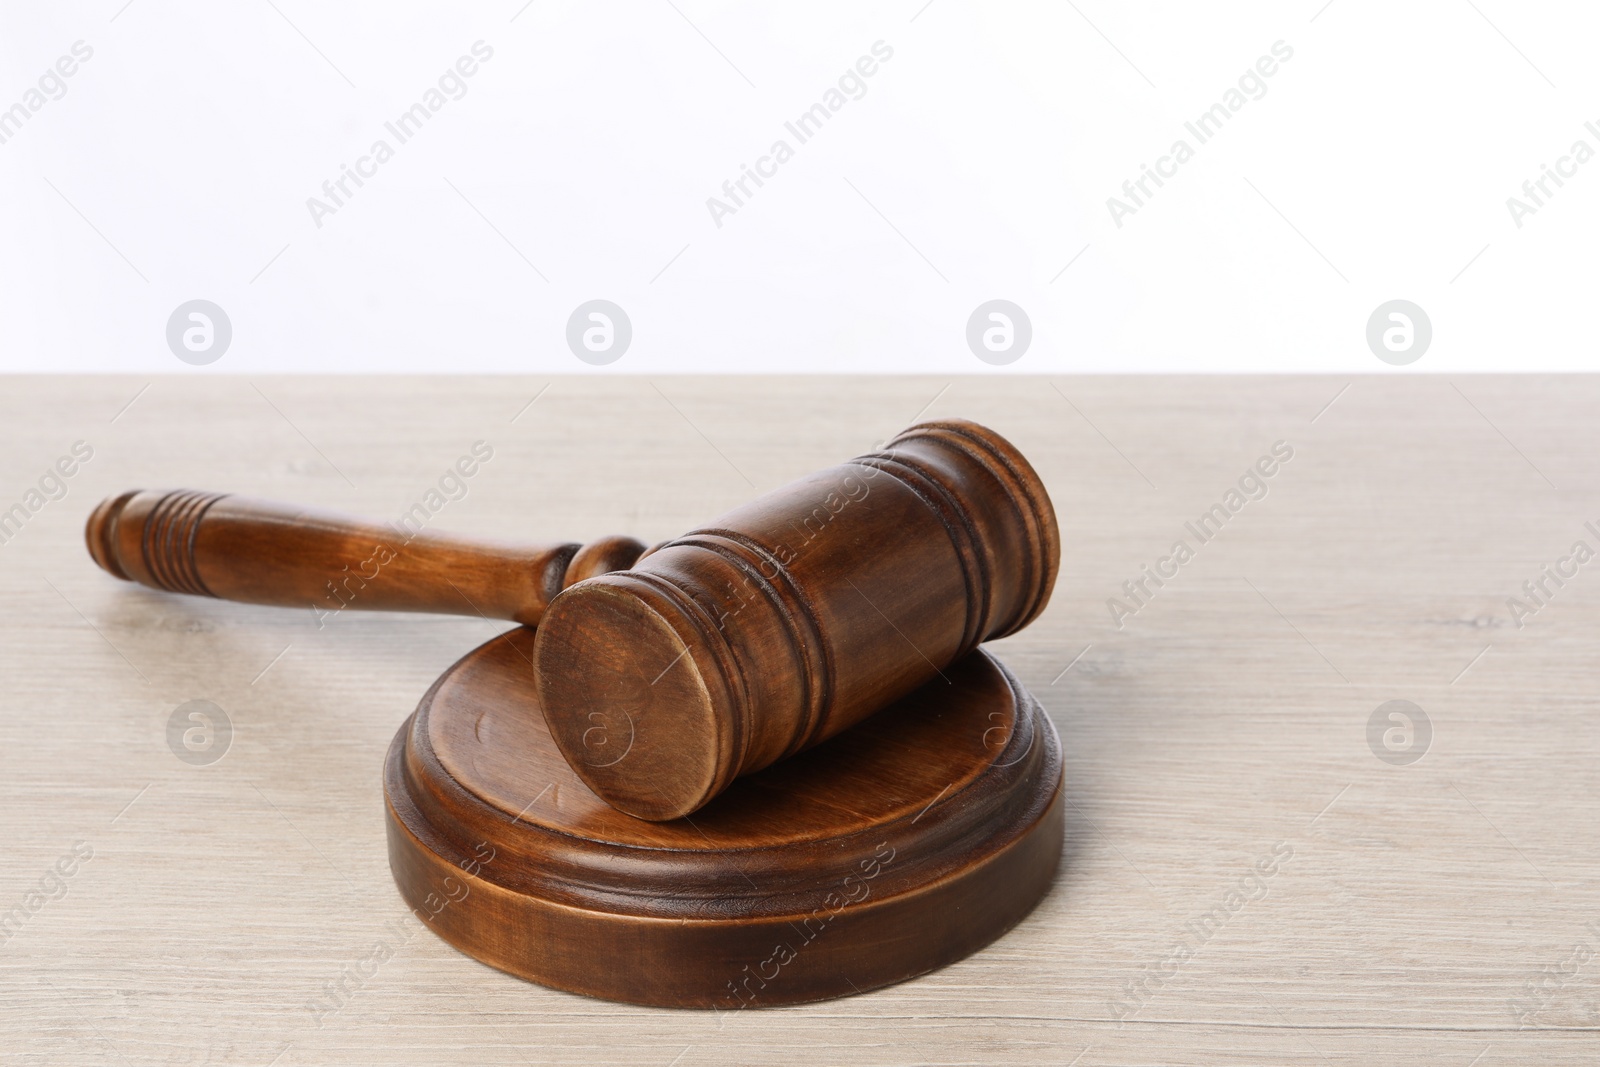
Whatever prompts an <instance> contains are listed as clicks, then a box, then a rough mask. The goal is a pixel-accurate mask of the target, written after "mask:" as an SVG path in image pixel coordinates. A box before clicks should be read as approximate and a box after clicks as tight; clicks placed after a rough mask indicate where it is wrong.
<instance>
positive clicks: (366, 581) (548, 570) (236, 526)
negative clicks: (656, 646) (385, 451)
mask: <svg viewBox="0 0 1600 1067" xmlns="http://www.w3.org/2000/svg"><path fill="white" fill-rule="evenodd" d="M84 535H85V538H86V539H87V541H88V543H89V554H90V555H91V556H93V557H94V561H95V562H96V563H98V564H99V565H100V566H101V567H103V568H105V569H106V570H107V571H109V572H111V573H112V574H114V575H116V576H117V577H118V578H124V579H127V580H128V581H132V582H138V583H139V584H140V585H147V586H150V587H151V588H153V589H162V590H165V591H167V592H171V593H189V594H193V595H196V596H213V597H220V598H221V599H223V600H240V601H244V602H246V603H250V604H271V605H275V606H279V607H294V608H310V609H312V610H313V611H314V612H315V613H316V615H317V617H318V619H319V620H320V619H322V618H324V617H326V614H331V613H335V612H338V611H341V610H343V609H345V608H351V609H356V610H365V611H422V612H435V613H439V614H445V615H478V616H482V617H484V618H488V619H508V620H511V621H513V622H520V623H523V624H525V625H527V626H533V625H536V624H537V623H538V622H539V620H540V619H541V618H542V617H543V616H544V611H545V608H546V607H548V606H549V604H550V601H551V600H553V599H554V598H555V597H556V595H557V594H558V593H560V592H561V590H562V589H564V588H566V587H567V586H569V585H572V584H574V583H575V582H580V581H582V580H584V579H585V578H592V577H594V576H595V575H598V574H603V573H605V572H607V571H614V570H620V569H622V568H624V567H629V566H632V565H633V563H634V562H635V561H636V560H637V559H638V558H639V556H640V554H641V553H643V552H644V548H645V546H644V545H643V544H641V543H640V542H638V541H636V540H634V539H633V538H631V537H604V538H601V539H599V540H597V541H591V542H590V543H588V544H586V545H582V546H580V545H577V544H548V545H523V544H515V543H511V542H505V541H496V540H492V539H489V538H479V537H464V536H461V535H458V534H448V533H435V532H432V531H428V530H420V531H410V530H407V529H404V528H402V527H396V526H392V525H389V524H386V523H380V522H372V521H369V520H366V519H361V518H356V517H353V516H348V515H341V514H338V513H336V512H329V511H322V510H318V509H315V508H305V507H299V506H296V505H291V504H280V503H276V502H274V501H270V500H257V499H253V498H251V497H245V496H234V495H231V494H226V493H202V492H196V491H194V490H189V489H177V490H172V491H159V490H143V489H135V490H130V491H129V492H126V493H122V494H120V495H118V496H114V497H108V498H107V499H106V500H104V501H103V502H101V504H100V505H99V506H98V507H96V508H95V509H94V512H93V513H92V514H91V515H90V516H89V521H88V524H87V526H86V527H85V530H84Z"/></svg>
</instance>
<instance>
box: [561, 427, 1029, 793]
mask: <svg viewBox="0 0 1600 1067" xmlns="http://www.w3.org/2000/svg"><path fill="white" fill-rule="evenodd" d="M1059 557H1060V536H1059V533H1058V532H1057V528H1056V519H1055V512H1054V509H1053V508H1052V507H1051V504H1050V498H1049V496H1048V495H1047V494H1046V492H1045V489H1044V485H1043V483H1042V482H1041V481H1040V480H1039V477H1038V475H1037V474H1035V473H1034V470H1033V468H1032V467H1031V466H1029V464H1028V462H1027V461H1026V460H1025V459H1023V457H1022V455H1021V453H1019V452H1018V451H1017V450H1016V449H1015V448H1014V447H1012V445H1011V444H1010V443H1009V442H1007V441H1006V440H1005V439H1004V438H1002V437H1001V436H1000V435H999V434H996V433H994V432H993V431H992V430H988V429H986V428H984V427H982V426H979V425H977V424H976V423H971V422H965V421H956V420H951V421H940V422H929V423H922V424H919V425H917V426H913V427H911V428H910V429H908V430H906V431H905V432H904V433H902V434H900V435H899V436H898V437H896V438H895V439H894V440H893V441H891V442H889V444H888V446H887V447H886V448H885V449H884V450H883V451H882V452H878V453H874V454H872V455H867V456H862V457H860V458H858V459H855V460H852V461H850V462H848V463H844V464H841V465H839V466H837V467H832V468H829V469H827V470H823V471H819V472H817V473H816V474H813V475H811V476H809V477H806V478H802V479H800V480H799V481H796V482H793V483H791V484H790V485H787V486H784V487H783V488H781V489H778V490H775V491H773V492H771V493H768V494H767V495H766V496H763V497H761V498H759V499H757V500H755V501H753V502H751V503H749V504H747V505H745V506H743V507H741V508H738V509H736V510H734V511H732V512H730V513H728V514H726V515H724V516H722V517H721V518H720V519H718V520H717V521H716V522H714V523H713V524H711V525H709V526H707V527H704V528H702V529H699V530H695V531H692V532H690V533H688V534H685V535H684V536H682V537H679V538H676V539H675V540H672V541H668V542H666V543H665V544H663V545H660V546H658V547H657V548H655V549H654V550H652V551H651V552H649V553H647V554H646V555H645V556H644V557H643V558H642V559H640V560H639V562H638V563H636V564H635V566H634V568H633V569H632V570H627V571H619V572H616V573H612V574H605V575H601V576H599V577H596V578H592V579H590V580H588V581H584V582H580V583H578V584H576V585H574V586H572V587H570V588H568V589H567V590H565V591H564V592H562V593H561V594H560V595H559V596H558V597H556V599H555V600H554V601H553V602H552V603H551V605H550V607H549V610H548V611H547V613H546V615H545V618H544V620H543V622H542V623H541V624H540V626H539V631H538V635H537V637H536V639H535V645H534V664H535V676H536V679H537V686H538V691H539V696H540V700H541V703H542V705H543V708H544V713H545V717H546V720H547V721H548V723H549V726H550V730H551V733H552V735H553V736H554V738H555V740H556V743H557V745H558V746H559V747H560V748H561V751H562V753H563V755H565V756H566V758H567V761H568V762H569V763H570V764H571V765H572V768H573V770H574V771H576V772H577V774H578V775H579V777H581V778H582V779H583V780H584V781H585V782H586V783H587V784H588V785H589V786H590V787H591V788H592V789H593V790H594V791H595V792H596V793H597V794H598V795H599V796H601V797H602V798H603V799H605V800H606V801H608V802H609V803H610V804H612V805H613V806H614V807H616V808H618V809H620V810H622V811H624V812H627V813H629V814H632V815H636V816H639V817H640V818H645V819H655V820H664V819H673V818H678V817H680V816H683V815H687V814H689V813H691V812H693V811H695V810H696V809H698V808H700V807H701V806H702V805H704V804H705V803H706V802H707V801H709V800H710V799H711V798H712V797H714V796H716V795H717V794H718V793H720V792H721V791H722V790H723V789H725V788H726V787H727V785H728V784H729V783H730V782H731V781H732V780H733V779H734V778H735V777H737V776H739V775H742V774H748V773H751V772H753V771H757V770H760V769H761V768H762V767H765V766H767V765H769V764H771V763H774V762H776V761H777V760H780V759H784V758H786V757H788V756H790V755H793V754H794V753H796V752H799V751H800V750H802V749H804V748H807V747H809V746H811V745H814V744H816V743H817V742H819V741H821V740H823V739H824V738H827V737H829V736H832V735H833V734H835V733H838V732H839V731H840V730H843V729H845V728H846V727H848V726H850V725H851V724H853V723H855V722H857V721H859V720H861V719H862V718H864V717H866V716H867V715H870V714H872V713H873V712H874V711H877V710H878V709H880V708H882V707H884V706H886V705H888V704H890V703H892V702H893V701H895V700H897V699H899V698H900V697H902V696H905V695H906V694H907V693H909V692H911V691H912V690H914V689H916V688H917V687H918V686H920V685H922V684H924V683H926V682H929V681H930V680H932V679H934V678H937V677H939V676H940V675H941V672H942V671H943V669H944V668H945V667H946V666H948V665H949V664H950V663H952V662H954V661H955V660H956V659H957V658H959V657H960V656H962V655H965V654H966V653H967V652H970V651H972V649H974V648H976V647H977V645H978V644H979V643H980V642H982V641H986V640H989V639H991V638H996V637H1003V636H1005V635H1006V634H1009V633H1012V632H1014V631H1016V630H1018V629H1020V628H1021V627H1023V626H1025V625H1027V624H1028V623H1029V622H1031V621H1032V620H1033V619H1034V617H1035V616H1037V615H1038V614H1039V612H1040V611H1042V610H1043V609H1044V606H1045V603H1046V601H1047V600H1048V599H1049V597H1050V591H1051V588H1052V587H1053V586H1054V584H1055V578H1056V571H1057V568H1058V565H1059Z"/></svg>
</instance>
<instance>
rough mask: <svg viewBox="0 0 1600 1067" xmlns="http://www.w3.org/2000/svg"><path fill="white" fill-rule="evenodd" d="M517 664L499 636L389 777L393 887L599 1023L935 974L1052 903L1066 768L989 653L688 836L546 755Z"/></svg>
mask: <svg viewBox="0 0 1600 1067" xmlns="http://www.w3.org/2000/svg"><path fill="white" fill-rule="evenodd" d="M533 644H534V639H533V634H532V631H530V630H527V629H517V630H512V631H509V632H507V633H505V634H502V635H501V636H499V637H496V638H494V639H493V640H491V641H489V642H486V643H485V644H484V645H482V646H481V647H479V648H477V649H475V650H473V651H472V652H471V653H469V654H468V655H467V656H465V657H464V658H463V659H462V660H461V661H460V662H459V663H456V664H454V665H453V666H452V667H451V668H450V670H449V671H448V672H447V673H446V674H445V675H444V676H443V677H441V678H440V680H439V681H438V682H437V683H436V684H435V685H434V687H433V688H432V689H431V690H429V692H428V694H427V696H426V697H424V698H423V701H422V704H421V705H420V706H419V707H418V708H417V712H416V714H415V715H414V716H413V717H412V718H411V719H410V720H408V721H407V722H406V723H405V724H403V725H402V726H401V728H400V730H399V732H398V733H397V734H396V735H395V741H394V744H393V745H392V746H390V749H389V755H388V758H387V760H386V761H385V766H384V799H385V801H386V802H387V810H386V814H387V827H388V834H389V863H390V867H391V869H392V871H393V873H394V878H395V883H396V885H398V886H399V888H400V891H401V895H402V896H403V897H404V898H405V900H406V902H407V903H408V904H409V905H410V906H411V910H412V915H413V916H415V917H416V919H417V920H418V921H420V922H423V923H426V924H427V926H428V929H429V930H430V931H431V932H434V933H436V934H438V936H440V937H442V938H444V939H445V940H447V941H449V942H450V943H451V944H453V945H456V946H457V947H459V948H461V949H462V950H463V951H465V952H468V953H469V954H471V955H472V956H474V957H475V958H477V959H481V960H483V961H484V962H486V963H489V964H492V965H493V966H496V967H499V968H501V969H502V970H505V971H509V972H510V973H512V974H516V975H520V976H522V977H524V978H529V979H532V980H533V981H536V982H539V983H541V984H543V985H548V986H551V987H553V988H556V989H564V990H569V991H572V992H578V993H586V994H588V995H590V996H597V997H604V998H606V999H609V1000H620V1001H626V1002H629V1003H634V1004H653V1005H658V1006H661V1007H671V1008H701V1009H709V1010H711V1011H715V1012H718V1013H725V1012H739V1011H745V1010H752V1009H762V1008H770V1007H775V1006H780V1005H786V1004H801V1003H807V1002H811V1001H818V1000H825V999H830V998H835V997H848V996H851V995H855V994H860V993H862V992H864V991H867V990H872V989H877V988H879V987H882V986H886V985H889V984H892V983H894V982H900V981H904V980H906V979H908V978H913V977H915V976H918V975H922V974H925V973H927V972H928V971H931V970H933V969H935V968H937V967H943V966H945V965H947V964H950V963H953V962H955V961H956V960H959V959H961V958H963V957H965V956H967V955H969V954H971V953H972V952H975V951H977V950H978V949H980V948H982V947H983V946H985V945H987V944H988V943H989V942H991V941H993V940H994V939H995V938H996V937H998V936H1000V935H1001V934H1003V933H1004V932H1005V931H1006V930H1008V929H1010V928H1011V927H1012V926H1013V925H1015V924H1016V923H1017V922H1018V921H1019V920H1021V919H1022V918H1023V917H1024V916H1025V915H1027V914H1028V912H1030V911H1032V910H1033V907H1034V905H1035V904H1036V903H1037V902H1038V901H1039V898H1040V897H1041V896H1043V895H1044V893H1045V892H1046V890H1048V889H1049V887H1050V881H1051V879H1052V877H1053V876H1054V874H1055V871H1056V868H1057V864H1058V861H1059V860H1060V857H1061V843H1062V809H1063V808H1064V807H1065V803H1064V801H1063V800H1062V791H1061V745H1060V742H1059V741H1058V740H1057V738H1056V735H1055V731H1054V730H1053V729H1052V728H1051V726H1050V723H1049V719H1048V718H1047V717H1046V716H1045V714H1044V709H1043V708H1041V707H1040V706H1039V705H1038V703H1037V701H1035V700H1034V699H1033V698H1032V697H1031V696H1029V695H1028V694H1027V693H1026V692H1025V691H1023V690H1022V688H1021V686H1020V685H1019V684H1018V683H1017V681H1016V679H1015V678H1013V677H1011V676H1010V675H1009V674H1008V673H1007V672H1006V671H1005V669H1004V668H1003V667H1001V666H1000V665H999V664H998V663H996V662H995V660H994V659H993V658H992V657H990V656H988V655H987V654H985V653H983V652H975V653H973V654H972V655H970V656H966V657H964V658H962V659H961V660H959V661H958V662H956V663H954V664H950V665H948V666H947V667H946V668H945V673H944V677H942V678H934V679H933V680H931V681H929V682H928V683H927V684H926V685H924V686H922V687H921V688H920V689H918V690H916V691H915V692H913V693H910V694H908V695H907V696H906V697H905V698H904V699H902V700H900V701H898V702H897V703H895V704H894V705H891V706H890V707H888V708H886V709H883V710H882V711H880V712H879V713H878V714H876V715H874V716H872V717H871V718H870V719H868V720H867V721H866V722H864V723H862V724H860V725H859V726H858V727H857V729H855V730H852V731H850V732H849V734H848V735H846V736H840V737H836V738H833V739H832V740H831V741H829V742H827V743H824V744H823V745H821V746H819V747H817V748H815V749H812V750H811V751H809V752H805V753H802V754H800V755H799V756H797V757H795V758H793V759H790V760H787V761H785V762H783V763H781V764H777V765H775V766H772V767H769V768H767V769H766V770H765V771H763V772H760V773H757V774H753V775H750V776H747V777H744V778H741V779H740V780H739V781H737V782H735V783H734V784H733V786H732V787H731V788H729V789H728V790H727V791H726V792H725V793H723V794H722V795H720V796H718V797H717V798H716V799H715V800H713V801H712V802H711V803H710V804H708V805H706V806H705V807H703V808H701V809H700V810H698V811H696V812H695V813H694V815H693V816H692V817H690V818H684V819H676V820H673V821H671V822H645V821H644V820H641V819H636V818H633V817H631V816H628V815H624V814H622V813H620V812H618V811H617V810H616V809H615V808H612V807H610V806H609V805H608V804H607V803H606V802H605V801H603V800H601V799H600V798H599V797H597V796H595V795H594V793H592V792H590V790H589V789H588V787H587V786H585V785H584V782H583V779H582V778H581V777H579V776H578V775H577V774H576V773H574V769H573V768H572V767H570V766H569V765H568V763H567V760H566V759H565V758H564V757H563V755H562V754H561V752H560V751H559V750H558V749H557V748H556V745H555V742H554V741H553V740H552V739H551V736H550V730H549V728H548V727H547V726H546V724H545V720H544V716H543V714H542V713H541V709H540V706H539V699H538V694H537V693H536V692H535V691H534V686H533V679H532V678H531V677H530V675H529V662H530V658H531V655H530V653H531V650H532V647H533ZM329 1003H330V1008H331V1005H332V1004H333V1003H335V1002H334V1001H330V1002H329Z"/></svg>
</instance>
